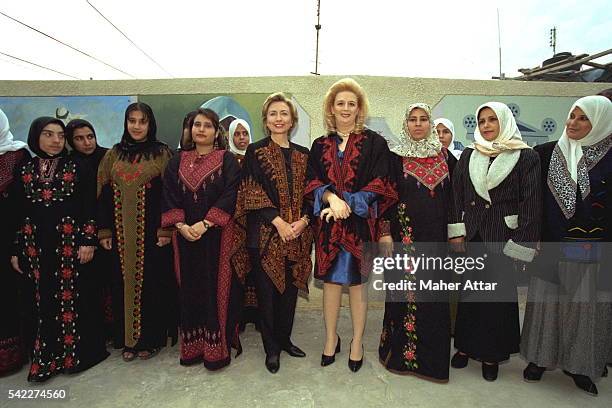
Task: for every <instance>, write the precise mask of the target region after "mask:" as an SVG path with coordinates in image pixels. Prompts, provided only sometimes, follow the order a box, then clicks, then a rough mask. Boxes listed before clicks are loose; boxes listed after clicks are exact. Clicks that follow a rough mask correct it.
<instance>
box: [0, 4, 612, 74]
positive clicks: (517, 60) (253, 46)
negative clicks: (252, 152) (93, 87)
mask: <svg viewBox="0 0 612 408" xmlns="http://www.w3.org/2000/svg"><path fill="white" fill-rule="evenodd" d="M89 3H91V4H92V5H93V6H95V8H97V9H98V10H99V11H100V12H101V13H102V14H104V15H105V16H106V17H107V18H108V19H109V20H110V21H112V23H113V24H114V25H115V26H117V27H118V28H119V29H121V31H123V32H124V33H125V34H126V35H127V36H128V37H129V38H130V39H131V40H132V41H133V42H134V43H135V44H137V45H138V47H140V48H141V49H142V50H144V51H145V52H146V53H147V54H148V55H150V56H151V57H152V58H153V59H154V60H155V61H156V62H157V64H159V66H158V65H157V64H156V63H155V62H153V61H151V60H150V59H149V58H147V57H146V56H145V55H144V54H143V53H142V52H141V51H140V50H139V49H138V48H136V47H135V46H134V45H132V44H131V43H130V42H129V41H128V40H127V39H126V38H125V37H124V36H123V35H121V34H120V33H119V32H118V31H116V30H115V28H113V26H111V25H110V24H109V23H108V22H107V21H106V20H104V19H103V17H101V16H100V14H98V13H97V12H96V11H95V10H94V8H92V7H91V6H90V5H89V4H88V2H87V1H86V0H55V1H39V0H17V1H9V0H2V1H0V12H2V13H4V14H7V15H9V16H11V17H13V18H16V19H18V20H21V21H22V22H24V23H26V24H28V25H30V26H33V27H35V28H37V29H38V30H40V31H43V32H45V33H47V34H49V35H51V36H53V37H55V38H57V39H58V40H61V41H63V42H65V43H67V44H70V45H71V46H73V47H75V48H78V49H80V50H82V51H84V52H86V53H88V54H90V55H92V56H94V57H96V58H98V59H99V60H102V61H104V62H106V63H107V64H109V65H111V66H113V67H115V68H116V69H113V68H111V67H108V66H107V65H104V64H102V63H100V62H96V61H94V60H93V59H90V58H88V57H86V56H84V55H82V54H80V53H78V52H76V51H74V50H71V49H70V48H68V47H65V46H63V45H60V44H58V43H56V42H55V41H53V40H51V39H48V38H46V37H44V36H42V35H40V34H38V33H36V32H34V31H32V30H30V29H28V28H26V27H24V26H22V25H20V24H18V23H16V22H14V21H12V20H10V19H9V18H7V17H5V16H3V15H1V14H0V38H1V41H0V53H4V54H9V55H12V56H15V57H18V58H21V59H24V60H28V61H31V62H34V63H37V64H40V65H44V66H47V67H49V68H52V69H54V70H56V71H60V72H62V73H64V74H67V75H69V76H72V77H75V78H78V79H90V78H91V79H96V80H102V79H105V80H108V79H134V78H136V79H149V78H200V77H233V76H281V75H309V74H310V73H311V72H312V71H314V70H315V39H316V32H315V28H314V25H315V24H316V11H317V1H316V0H259V1H253V0H250V1H249V0H244V1H236V0H221V1H215V2H212V1H202V0H200V1H191V0H172V1H165V2H162V1H151V0H148V1H143V0H120V1H118V0H89ZM609 4H610V3H609V0H514V1H499V0H488V1H483V0H462V1H439V0H427V1H402V0H376V1H371V0H350V1H349V0H346V1H345V0H321V25H322V28H321V31H320V46H319V47H320V53H319V67H318V72H319V73H320V74H322V75H373V76H400V77H426V78H461V79H491V77H493V76H497V75H499V49H498V29H497V11H498V10H499V15H500V27H501V46H502V72H504V73H505V75H506V76H507V77H513V76H517V75H519V73H518V71H517V70H518V69H519V68H533V67H536V66H538V65H539V64H540V63H541V62H542V61H543V60H545V59H547V58H550V57H551V56H552V54H553V51H552V48H550V47H549V31H550V29H551V28H552V27H553V26H556V27H557V52H560V51H570V52H572V53H574V54H582V53H586V54H595V53H597V52H601V51H604V50H606V49H608V48H612V31H611V30H610V29H609V27H610V26H612V7H610V5H609ZM598 61H599V62H602V63H605V62H612V55H608V56H607V57H604V58H602V59H600V60H598ZM160 66H161V67H160ZM120 71H123V72H120ZM69 76H64V75H61V74H58V73H54V72H50V71H46V70H44V69H41V68H37V67H34V66H31V65H29V64H26V63H23V62H19V61H17V60H15V59H12V58H10V57H7V56H5V55H2V54H0V80H56V79H68V80H69V79H74V78H71V77H69Z"/></svg>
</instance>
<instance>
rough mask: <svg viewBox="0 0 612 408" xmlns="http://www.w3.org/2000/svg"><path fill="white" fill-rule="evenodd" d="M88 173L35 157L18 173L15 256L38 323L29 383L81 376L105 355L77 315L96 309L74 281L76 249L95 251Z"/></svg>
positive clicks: (77, 266) (60, 161) (63, 162)
mask: <svg viewBox="0 0 612 408" xmlns="http://www.w3.org/2000/svg"><path fill="white" fill-rule="evenodd" d="M86 173H87V168H86V167H79V166H78V164H77V163H75V162H74V161H73V160H71V159H69V158H65V157H58V158H53V159H41V158H38V157H35V158H32V159H30V160H29V161H27V162H26V163H25V164H23V165H22V166H21V169H20V173H19V178H18V179H17V186H16V187H17V190H16V191H17V196H18V198H19V200H20V205H19V216H18V218H19V220H20V223H19V225H20V227H19V230H18V232H17V238H16V241H15V247H14V254H15V255H17V256H18V259H19V265H20V267H21V269H22V270H23V272H24V273H25V274H26V275H27V276H28V277H29V278H30V279H31V280H32V281H33V283H34V287H35V299H34V301H35V310H36V313H37V315H38V319H37V328H36V339H35V342H34V350H33V352H32V364H31V367H30V374H29V380H31V381H44V380H46V379H47V378H49V377H50V376H52V375H54V374H57V373H60V372H74V371H81V370H83V369H86V368H88V367H90V366H92V365H94V364H96V363H98V362H99V361H101V360H103V359H104V358H106V357H107V355H108V354H107V352H106V349H105V348H104V347H103V346H104V343H103V342H102V343H101V347H97V346H94V345H93V343H91V342H90V341H91V340H92V339H91V338H88V340H87V341H86V340H85V338H87V336H86V335H85V334H84V331H86V330H87V329H88V328H89V325H91V324H92V323H94V322H91V321H87V319H81V318H80V317H81V316H82V315H83V312H82V309H81V308H88V307H89V306H86V305H88V304H89V302H98V301H99V299H89V298H88V299H86V298H84V297H83V296H81V286H82V285H84V284H85V281H84V279H85V278H86V277H80V271H81V268H80V262H79V260H78V258H77V252H78V249H79V247H80V246H94V245H96V243H97V236H96V232H97V231H96V225H95V221H94V213H95V207H96V206H95V186H94V185H93V184H92V183H91V182H87V181H91V179H92V177H91V176H90V175H87V174H86ZM80 297H83V298H80ZM77 299H78V302H77ZM95 323H101V322H95ZM86 328H87V329H86Z"/></svg>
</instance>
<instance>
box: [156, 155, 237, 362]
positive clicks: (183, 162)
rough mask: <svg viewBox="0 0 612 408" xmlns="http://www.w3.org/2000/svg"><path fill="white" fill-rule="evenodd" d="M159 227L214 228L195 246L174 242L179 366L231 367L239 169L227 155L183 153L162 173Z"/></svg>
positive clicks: (178, 239) (180, 240)
mask: <svg viewBox="0 0 612 408" xmlns="http://www.w3.org/2000/svg"><path fill="white" fill-rule="evenodd" d="M163 181H164V204H163V207H162V209H163V214H162V226H163V227H173V226H174V225H175V224H176V223H178V222H182V223H186V224H188V225H193V224H195V223H197V222H199V221H203V220H207V221H209V222H211V223H213V224H214V227H211V228H209V229H208V230H207V231H206V232H205V233H204V235H203V236H202V237H201V238H200V239H199V240H197V241H193V242H190V241H188V240H186V239H185V238H184V237H183V236H182V235H180V234H177V236H176V237H175V241H174V243H175V253H174V257H175V273H176V277H177V281H178V283H179V303H180V334H181V357H180V358H181V364H183V365H191V364H195V363H201V362H203V363H204V366H205V367H206V368H208V369H211V370H216V369H219V368H222V367H225V366H226V365H228V364H229V363H230V351H231V345H232V344H235V345H238V344H239V343H238V338H237V333H238V331H237V328H238V327H237V326H238V315H239V313H238V311H237V310H236V306H237V304H236V303H237V302H240V298H239V294H240V289H239V284H238V279H237V277H236V276H235V275H233V273H232V271H231V268H230V262H229V251H230V250H231V244H232V233H233V225H234V222H233V220H232V216H233V214H234V210H235V207H236V194H237V191H238V184H239V182H240V167H239V165H238V162H237V161H236V159H235V158H234V156H233V155H232V153H230V152H226V151H222V150H214V151H213V152H211V153H209V154H207V155H205V156H202V157H200V156H198V154H197V152H196V151H195V150H187V151H185V150H183V151H181V152H180V153H179V154H178V155H177V156H175V157H173V158H172V159H171V160H170V163H169V164H168V167H167V168H166V171H165V173H164V179H163Z"/></svg>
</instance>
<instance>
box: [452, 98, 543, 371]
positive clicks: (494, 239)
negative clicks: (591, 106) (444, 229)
mask: <svg viewBox="0 0 612 408" xmlns="http://www.w3.org/2000/svg"><path fill="white" fill-rule="evenodd" d="M476 116H477V118H478V127H477V129H476V131H475V132H474V139H475V142H474V145H473V146H471V147H470V148H466V149H465V150H464V151H463V153H462V154H461V159H460V160H459V163H457V166H456V167H455V171H454V174H453V196H454V205H453V211H452V217H451V224H449V227H448V235H449V238H451V239H450V240H449V241H450V242H451V246H453V247H455V249H456V250H460V251H465V244H466V243H467V254H468V255H469V256H470V257H471V258H475V259H476V258H479V257H483V259H484V261H483V262H484V268H482V269H480V270H478V269H477V268H474V270H472V271H466V272H465V273H464V274H462V275H461V279H462V284H463V285H462V290H461V292H460V301H459V306H458V310H457V321H456V323H455V348H456V349H457V353H455V355H454V356H453V358H452V360H451V366H452V367H454V368H464V367H465V366H466V365H467V364H468V358H473V359H476V360H478V361H481V362H482V376H483V378H484V379H485V380H487V381H495V380H496V379H497V374H498V369H499V362H502V361H504V360H507V359H509V358H510V354H513V353H518V351H519V341H520V337H519V330H520V329H519V312H518V303H517V302H518V298H517V292H516V276H515V267H516V265H515V261H518V262H520V263H524V262H531V261H532V260H533V257H534V255H535V246H536V244H535V243H536V242H537V241H538V239H539V238H540V216H541V212H542V203H541V188H540V160H539V158H538V154H537V153H536V152H535V151H533V149H531V148H530V147H529V146H528V145H527V144H525V143H524V142H523V141H522V137H521V133H520V132H519V129H518V126H517V125H516V121H515V119H514V116H513V115H512V111H511V110H510V108H508V106H506V105H505V104H503V103H500V102H488V103H486V104H484V105H481V106H480V107H479V108H478V109H477V110H476ZM474 262H475V261H474ZM468 281H469V282H473V281H483V282H486V283H496V284H497V285H496V288H495V290H494V291H474V290H470V287H469V286H465V285H466V282H468Z"/></svg>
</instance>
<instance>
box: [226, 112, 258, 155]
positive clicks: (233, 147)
mask: <svg viewBox="0 0 612 408" xmlns="http://www.w3.org/2000/svg"><path fill="white" fill-rule="evenodd" d="M238 125H242V126H243V127H244V128H245V129H246V131H247V132H248V133H249V143H251V142H252V141H253V137H252V136H251V128H250V126H249V124H248V123H247V121H246V120H244V119H234V120H233V121H232V123H230V125H229V135H228V139H229V146H230V151H231V152H232V153H234V154H241V155H243V156H244V155H245V153H246V149H245V150H239V149H238V148H237V147H236V145H235V144H234V132H235V131H236V128H237V127H238Z"/></svg>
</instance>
